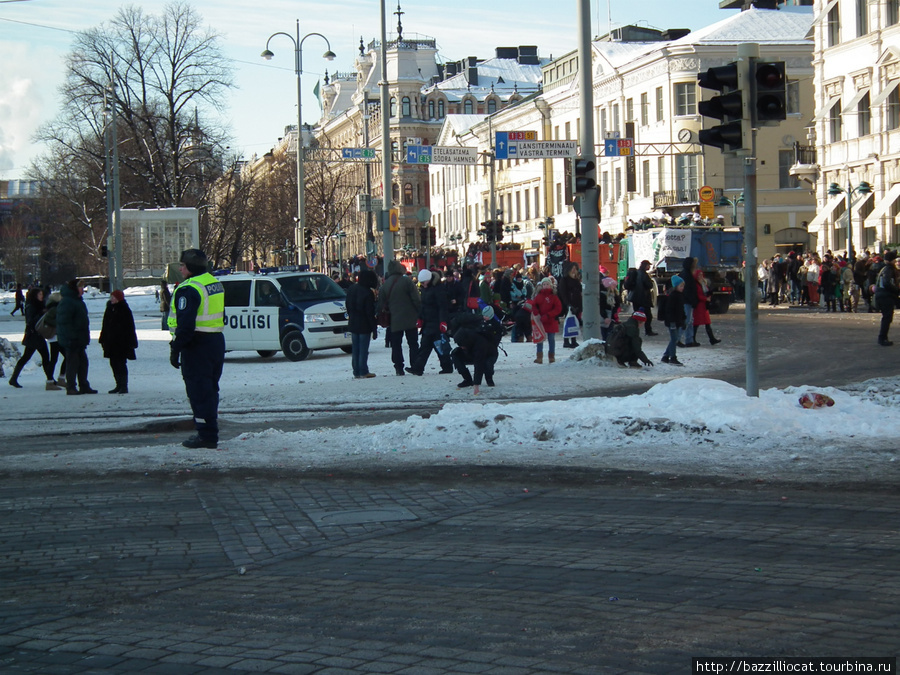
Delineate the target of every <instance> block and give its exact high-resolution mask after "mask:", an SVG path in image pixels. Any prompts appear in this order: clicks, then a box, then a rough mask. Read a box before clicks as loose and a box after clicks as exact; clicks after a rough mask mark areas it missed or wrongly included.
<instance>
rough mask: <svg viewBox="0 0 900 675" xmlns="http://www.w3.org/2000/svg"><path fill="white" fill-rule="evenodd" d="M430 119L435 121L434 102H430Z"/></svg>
mask: <svg viewBox="0 0 900 675" xmlns="http://www.w3.org/2000/svg"><path fill="white" fill-rule="evenodd" d="M428 119H430V120H433V119H434V101H428Z"/></svg>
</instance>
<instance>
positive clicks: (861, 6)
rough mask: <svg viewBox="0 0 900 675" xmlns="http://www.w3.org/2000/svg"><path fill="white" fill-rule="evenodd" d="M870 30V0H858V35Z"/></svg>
mask: <svg viewBox="0 0 900 675" xmlns="http://www.w3.org/2000/svg"><path fill="white" fill-rule="evenodd" d="M868 32H869V8H868V0H856V37H862V36H863V35H865V34H866V33H868Z"/></svg>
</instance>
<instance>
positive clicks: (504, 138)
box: [494, 131, 509, 159]
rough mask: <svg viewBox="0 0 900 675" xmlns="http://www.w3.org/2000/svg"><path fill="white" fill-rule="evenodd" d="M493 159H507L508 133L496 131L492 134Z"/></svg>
mask: <svg viewBox="0 0 900 675" xmlns="http://www.w3.org/2000/svg"><path fill="white" fill-rule="evenodd" d="M494 159H509V132H508V131H498V132H496V133H495V134H494Z"/></svg>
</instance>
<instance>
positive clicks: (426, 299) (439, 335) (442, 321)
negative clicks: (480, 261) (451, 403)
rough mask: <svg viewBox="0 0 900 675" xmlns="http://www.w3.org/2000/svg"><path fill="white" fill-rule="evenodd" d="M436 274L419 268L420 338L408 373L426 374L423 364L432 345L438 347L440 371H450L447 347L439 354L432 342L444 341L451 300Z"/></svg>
mask: <svg viewBox="0 0 900 675" xmlns="http://www.w3.org/2000/svg"><path fill="white" fill-rule="evenodd" d="M436 276H437V275H436V274H434V273H433V272H431V271H430V270H422V271H420V272H419V284H420V285H421V288H422V290H421V295H422V306H421V308H419V320H418V323H417V326H418V328H420V329H421V331H422V339H421V341H420V343H419V352H418V354H416V358H415V360H414V361H413V362H412V363H411V364H410V367H409V368H407V369H406V372H407V373H411V374H413V375H420V376H421V375H424V374H425V366H426V365H427V364H428V357H429V356H431V351H432V350H433V349H434V350H435V351H437V353H438V359H440V362H441V374H442V375H446V374H448V373H452V372H453V365H452V363H451V361H450V354H449V351H450V350H449V349H446V350H444V353H443V354H442V353H441V352H440V351H439V350H438V349H436V347H435V342H442V343H443V336H444V334H445V333H446V332H447V327H448V324H447V322H448V321H449V320H450V301H449V299H448V298H447V291H446V288H444V285H443V284H439V283H436V282H437V279H436Z"/></svg>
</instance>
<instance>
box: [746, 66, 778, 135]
mask: <svg viewBox="0 0 900 675" xmlns="http://www.w3.org/2000/svg"><path fill="white" fill-rule="evenodd" d="M753 81H754V83H755V85H756V89H755V92H754V96H753V110H752V111H751V112H752V113H753V114H754V117H753V119H754V121H755V122H756V123H757V124H760V125H765V126H775V125H776V124H777V123H778V122H781V121H782V120H785V119H787V78H786V76H785V73H784V61H768V62H754V64H753ZM767 122H769V123H774V124H766V123H767Z"/></svg>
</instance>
